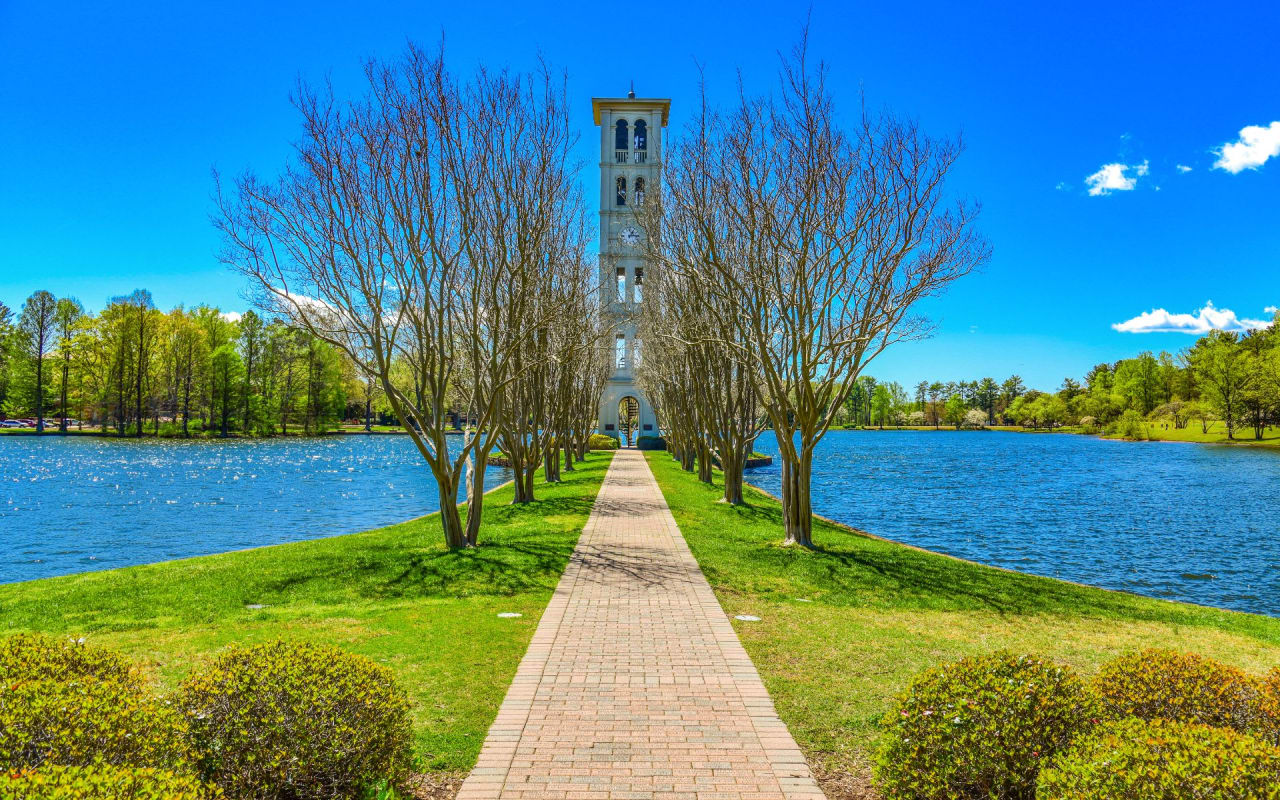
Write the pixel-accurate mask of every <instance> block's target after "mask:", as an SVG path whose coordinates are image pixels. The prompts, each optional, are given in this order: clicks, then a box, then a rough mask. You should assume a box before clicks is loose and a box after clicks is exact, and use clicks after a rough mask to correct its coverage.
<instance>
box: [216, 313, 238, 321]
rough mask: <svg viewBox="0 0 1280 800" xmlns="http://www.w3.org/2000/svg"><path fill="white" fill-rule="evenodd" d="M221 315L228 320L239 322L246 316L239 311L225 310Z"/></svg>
mask: <svg viewBox="0 0 1280 800" xmlns="http://www.w3.org/2000/svg"><path fill="white" fill-rule="evenodd" d="M219 316H221V317H222V318H223V319H225V320H226V321H227V322H239V321H240V320H241V318H242V317H244V314H241V313H240V312H239V311H223V312H222V313H221V314H220V315H219Z"/></svg>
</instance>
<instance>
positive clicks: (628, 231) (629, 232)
mask: <svg viewBox="0 0 1280 800" xmlns="http://www.w3.org/2000/svg"><path fill="white" fill-rule="evenodd" d="M618 238H619V239H621V240H622V243H623V244H625V245H626V246H627V247H635V246H636V245H638V244H640V231H638V230H636V229H635V228H633V227H631V226H630V225H628V226H627V227H625V228H623V229H622V232H621V233H619V234H618Z"/></svg>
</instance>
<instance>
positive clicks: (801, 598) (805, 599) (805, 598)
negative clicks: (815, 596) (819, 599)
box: [796, 597, 813, 603]
mask: <svg viewBox="0 0 1280 800" xmlns="http://www.w3.org/2000/svg"><path fill="white" fill-rule="evenodd" d="M796 602H797V603H812V602H813V601H812V600H810V599H809V598H807V597H797V598H796Z"/></svg>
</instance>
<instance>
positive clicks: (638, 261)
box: [591, 81, 671, 446]
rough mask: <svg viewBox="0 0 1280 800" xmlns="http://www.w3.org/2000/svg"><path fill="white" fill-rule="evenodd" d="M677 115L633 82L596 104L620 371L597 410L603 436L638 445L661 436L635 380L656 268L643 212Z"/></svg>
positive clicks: (603, 270) (605, 277)
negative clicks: (639, 321)
mask: <svg viewBox="0 0 1280 800" xmlns="http://www.w3.org/2000/svg"><path fill="white" fill-rule="evenodd" d="M670 110H671V101H670V100H668V99H666V98H646V97H636V92H635V81H631V84H630V88H629V89H628V90H627V96H626V97H596V98H592V100H591V111H592V115H593V116H594V118H595V123H596V125H598V126H599V127H600V202H599V212H600V302H601V304H602V305H603V311H604V316H605V318H606V319H608V320H610V322H611V324H612V325H613V337H611V338H612V341H613V348H614V352H613V374H612V375H610V376H609V380H608V381H607V382H606V384H605V388H604V392H603V393H602V395H601V397H600V405H599V406H598V407H597V409H598V412H597V413H598V416H597V421H598V426H599V427H598V430H599V432H600V433H604V434H608V435H611V436H617V437H618V438H619V440H620V441H621V442H622V443H623V444H626V445H628V446H629V445H631V444H633V443H634V442H635V440H636V438H638V437H640V436H656V435H658V420H657V416H656V414H655V413H654V409H653V405H652V404H651V403H650V402H649V400H648V398H646V397H645V396H644V392H642V391H640V387H639V386H637V385H636V382H635V370H636V368H637V367H638V366H639V365H640V351H641V349H642V348H641V344H642V343H641V342H640V340H639V339H638V338H637V337H636V324H635V315H636V312H637V311H638V310H639V307H640V303H641V302H643V294H642V291H643V290H642V287H643V285H644V278H645V277H646V276H647V277H650V278H652V277H653V275H654V273H653V269H654V265H653V264H652V263H651V262H652V260H653V259H652V257H651V256H650V254H649V253H648V250H647V236H646V235H645V233H644V232H643V230H644V229H643V226H642V225H641V224H640V219H639V217H638V216H637V214H639V213H640V211H641V210H642V207H643V206H644V204H645V198H646V196H647V195H652V194H653V193H654V192H656V191H658V189H659V187H660V186H661V181H662V145H663V141H662V140H663V129H664V128H665V127H666V125H667V118H668V115H669V113H670Z"/></svg>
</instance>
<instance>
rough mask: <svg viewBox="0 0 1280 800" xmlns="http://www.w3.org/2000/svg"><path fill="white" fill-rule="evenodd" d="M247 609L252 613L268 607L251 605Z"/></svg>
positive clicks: (258, 604) (260, 604)
mask: <svg viewBox="0 0 1280 800" xmlns="http://www.w3.org/2000/svg"><path fill="white" fill-rule="evenodd" d="M245 608H247V609H249V610H250V611H257V610H259V609H262V608H266V606H265V605H263V604H262V603H249V604H248V605H247V606H245Z"/></svg>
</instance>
